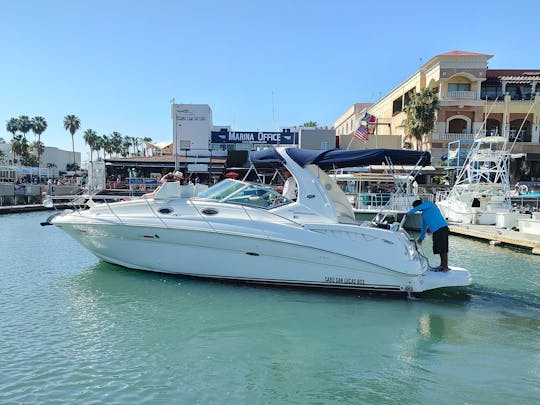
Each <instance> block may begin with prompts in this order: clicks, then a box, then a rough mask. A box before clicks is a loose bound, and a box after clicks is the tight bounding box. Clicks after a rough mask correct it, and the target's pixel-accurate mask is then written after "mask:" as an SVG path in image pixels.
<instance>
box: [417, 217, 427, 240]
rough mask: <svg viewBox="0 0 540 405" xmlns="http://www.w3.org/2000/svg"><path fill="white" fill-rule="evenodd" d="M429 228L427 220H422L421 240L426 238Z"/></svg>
mask: <svg viewBox="0 0 540 405" xmlns="http://www.w3.org/2000/svg"><path fill="white" fill-rule="evenodd" d="M427 228H428V225H427V222H426V221H424V220H422V230H421V231H420V237H419V238H418V240H419V241H423V240H424V238H425V237H426V232H427Z"/></svg>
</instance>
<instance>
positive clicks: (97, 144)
mask: <svg viewBox="0 0 540 405" xmlns="http://www.w3.org/2000/svg"><path fill="white" fill-rule="evenodd" d="M103 136H105V135H103ZM103 136H99V135H97V136H96V140H95V141H94V150H95V151H96V152H97V158H98V160H100V159H101V157H100V156H99V152H100V151H101V149H103V148H104V145H105V140H104V139H103ZM103 155H104V156H103V157H105V153H103Z"/></svg>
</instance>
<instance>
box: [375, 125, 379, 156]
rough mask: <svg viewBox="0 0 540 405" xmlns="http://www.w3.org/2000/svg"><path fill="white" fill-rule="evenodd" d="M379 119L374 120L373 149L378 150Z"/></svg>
mask: <svg viewBox="0 0 540 405" xmlns="http://www.w3.org/2000/svg"><path fill="white" fill-rule="evenodd" d="M378 121H379V119H378V118H375V148H376V149H379V123H378Z"/></svg>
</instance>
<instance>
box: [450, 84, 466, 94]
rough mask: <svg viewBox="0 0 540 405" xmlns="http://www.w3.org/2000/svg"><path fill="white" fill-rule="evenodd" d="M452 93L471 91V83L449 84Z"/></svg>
mask: <svg viewBox="0 0 540 405" xmlns="http://www.w3.org/2000/svg"><path fill="white" fill-rule="evenodd" d="M451 91H471V84H470V83H448V92H449V93H450V92H451Z"/></svg>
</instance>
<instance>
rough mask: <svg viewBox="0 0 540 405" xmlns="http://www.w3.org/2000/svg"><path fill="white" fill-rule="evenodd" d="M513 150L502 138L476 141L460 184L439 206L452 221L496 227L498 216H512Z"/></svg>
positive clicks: (494, 137)
mask: <svg viewBox="0 0 540 405" xmlns="http://www.w3.org/2000/svg"><path fill="white" fill-rule="evenodd" d="M510 149H511V148H509V146H508V139H507V138H506V137H502V136H488V137H480V138H477V139H475V140H474V143H473V146H472V147H471V150H470V151H469V153H468V155H467V158H466V160H465V163H464V164H463V167H462V168H461V170H460V171H459V173H458V174H457V178H456V182H455V184H454V186H453V187H452V190H451V191H450V193H449V194H448V195H446V196H442V195H440V194H439V195H438V196H437V205H438V207H439V209H440V210H441V212H442V214H443V215H444V216H445V217H446V218H447V219H448V220H449V221H451V222H457V223H466V224H480V225H495V224H496V221H497V216H498V215H501V214H502V213H509V214H510V213H511V211H512V203H511V200H510V177H509V165H510Z"/></svg>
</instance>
